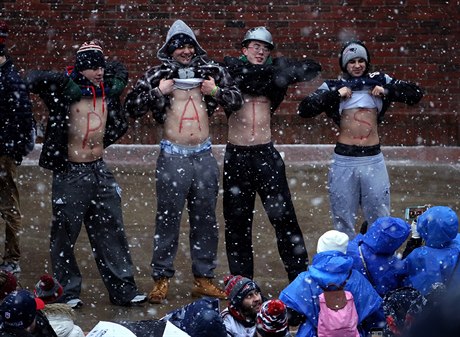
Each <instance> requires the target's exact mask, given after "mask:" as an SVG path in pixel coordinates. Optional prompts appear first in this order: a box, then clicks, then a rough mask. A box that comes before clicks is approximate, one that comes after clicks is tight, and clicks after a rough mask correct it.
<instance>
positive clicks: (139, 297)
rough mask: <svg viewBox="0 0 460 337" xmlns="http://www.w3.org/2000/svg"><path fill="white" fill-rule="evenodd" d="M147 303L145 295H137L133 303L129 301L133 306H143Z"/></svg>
mask: <svg viewBox="0 0 460 337" xmlns="http://www.w3.org/2000/svg"><path fill="white" fill-rule="evenodd" d="M145 302H147V296H145V295H144V294H137V295H136V296H134V297H133V299H132V300H131V301H129V303H130V304H131V305H136V304H142V303H145Z"/></svg>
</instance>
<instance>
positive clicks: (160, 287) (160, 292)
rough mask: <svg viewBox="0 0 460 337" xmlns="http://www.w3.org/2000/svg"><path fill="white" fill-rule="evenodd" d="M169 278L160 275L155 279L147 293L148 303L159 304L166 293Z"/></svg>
mask: <svg viewBox="0 0 460 337" xmlns="http://www.w3.org/2000/svg"><path fill="white" fill-rule="evenodd" d="M168 288H169V278H167V277H162V278H160V279H158V280H155V285H154V286H153V289H152V291H151V292H150V294H149V303H152V304H161V303H162V302H163V301H164V300H165V299H166V296H167V295H168Z"/></svg>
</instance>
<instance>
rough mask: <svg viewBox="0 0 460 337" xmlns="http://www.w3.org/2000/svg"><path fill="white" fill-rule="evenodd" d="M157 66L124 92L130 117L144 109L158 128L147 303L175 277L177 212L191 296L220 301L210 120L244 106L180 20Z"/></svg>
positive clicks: (225, 74) (226, 77) (156, 300)
mask: <svg viewBox="0 0 460 337" xmlns="http://www.w3.org/2000/svg"><path fill="white" fill-rule="evenodd" d="M157 56H158V58H159V60H160V61H161V62H162V64H161V65H159V66H156V67H153V68H151V69H150V70H148V71H147V72H146V73H145V74H144V75H143V76H142V77H141V78H140V79H139V80H138V81H137V83H136V84H135V86H134V88H133V91H132V92H131V93H129V94H128V96H127V98H126V101H125V107H126V110H127V111H128V112H129V113H130V114H131V115H132V116H142V115H144V114H146V113H147V112H148V111H151V112H152V113H153V117H154V118H155V120H156V121H157V122H158V123H159V124H162V125H163V139H162V140H161V143H160V149H161V150H160V154H159V156H158V159H157V165H156V193H157V202H158V205H157V215H156V226H155V235H154V250H153V257H152V267H153V270H152V277H153V279H154V282H155V284H154V287H153V289H152V291H151V292H150V294H149V301H150V303H162V302H163V301H164V300H165V299H166V297H167V294H168V289H169V281H170V279H171V278H172V277H173V276H174V274H175V269H174V259H175V257H176V253H177V250H178V247H179V231H180V223H181V217H182V212H183V208H184V205H185V202H187V208H188V212H189V219H190V250H191V259H192V273H193V276H194V285H193V288H192V296H203V295H204V296H211V297H218V298H225V293H224V292H223V291H222V290H221V289H219V288H218V287H217V286H216V285H215V284H213V283H212V279H213V278H214V277H215V275H214V269H215V268H216V260H217V245H218V241H219V233H218V225H217V220H216V214H215V209H216V203H217V195H218V190H219V187H218V183H219V169H218V166H217V161H216V159H215V158H214V156H213V154H212V149H211V139H210V135H209V117H210V116H211V115H212V114H213V112H214V110H215V109H216V108H217V106H218V105H221V106H222V107H224V108H226V109H238V108H239V107H241V104H242V102H243V100H242V96H241V93H240V91H239V90H238V89H237V88H236V86H234V83H233V80H232V78H231V77H230V75H229V74H228V72H227V71H226V70H225V69H224V68H223V67H222V66H220V65H219V64H217V63H215V62H213V61H211V60H210V59H209V58H208V57H207V54H206V52H205V51H204V50H203V48H202V47H201V46H200V44H199V43H198V41H197V40H196V37H195V34H194V33H193V31H192V29H191V28H190V27H189V26H187V25H186V24H185V22H183V21H182V20H177V21H175V22H174V23H173V25H172V26H171V27H170V29H169V31H168V34H167V36H166V42H165V43H164V45H163V46H162V47H161V48H160V49H159V50H158V53H157Z"/></svg>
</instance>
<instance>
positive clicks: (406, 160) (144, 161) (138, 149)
mask: <svg viewBox="0 0 460 337" xmlns="http://www.w3.org/2000/svg"><path fill="white" fill-rule="evenodd" d="M41 148H42V145H41V144H37V145H36V146H35V149H34V150H33V151H32V153H30V154H29V155H28V156H27V157H26V158H24V161H23V165H38V157H39V155H40V151H41ZM276 148H277V149H278V151H279V152H280V153H281V155H282V156H283V157H284V160H285V163H286V165H296V166H297V165H305V164H327V163H329V161H330V159H331V154H332V152H333V151H334V145H323V144H296V145H292V144H277V145H276ZM158 151H159V146H158V145H124V144H114V145H112V146H110V147H108V148H107V149H106V151H105V155H104V156H105V157H104V158H105V160H106V161H107V163H110V164H126V165H130V164H133V165H134V164H135V165H152V164H155V161H156V157H157V155H158ZM213 152H214V155H215V156H216V159H217V161H218V162H219V164H222V162H223V156H224V152H225V145H213ZM382 152H383V154H384V155H385V159H386V162H387V164H388V165H423V164H429V165H458V166H459V167H460V147H454V146H452V147H443V146H383V147H382Z"/></svg>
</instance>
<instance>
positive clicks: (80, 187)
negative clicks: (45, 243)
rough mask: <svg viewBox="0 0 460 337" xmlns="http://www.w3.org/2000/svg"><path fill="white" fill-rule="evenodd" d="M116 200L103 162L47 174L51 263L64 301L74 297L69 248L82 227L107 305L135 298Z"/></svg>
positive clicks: (75, 275) (77, 288)
mask: <svg viewBox="0 0 460 337" xmlns="http://www.w3.org/2000/svg"><path fill="white" fill-rule="evenodd" d="M120 195H121V189H120V187H119V186H118V184H117V182H116V181H115V178H114V177H113V175H112V173H111V172H110V171H109V170H108V168H107V166H106V164H105V163H104V161H103V160H98V161H95V162H91V163H79V164H69V171H68V172H67V173H55V174H54V175H53V196H52V204H53V221H52V227H51V245H50V248H51V262H52V266H53V272H54V275H55V277H56V279H57V280H58V281H59V282H60V283H61V284H62V286H63V287H64V301H66V300H69V299H72V298H78V297H80V292H81V283H82V276H81V273H80V270H79V268H78V264H77V261H76V259H75V253H74V248H75V243H76V241H77V238H78V235H79V234H80V231H81V226H82V223H84V224H85V227H86V231H87V233H88V238H89V242H90V244H91V247H92V250H93V255H94V258H95V260H96V265H97V267H98V269H99V273H100V274H101V277H102V280H103V281H104V284H105V286H106V288H107V290H108V292H109V296H110V301H111V302H112V303H113V304H117V305H125V304H128V303H129V301H130V300H131V299H133V297H134V296H136V294H137V287H136V284H135V282H134V277H133V272H132V260H131V256H130V253H129V246H128V241H127V239H126V235H125V229H124V225H123V217H122V209H121V196H120Z"/></svg>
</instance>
